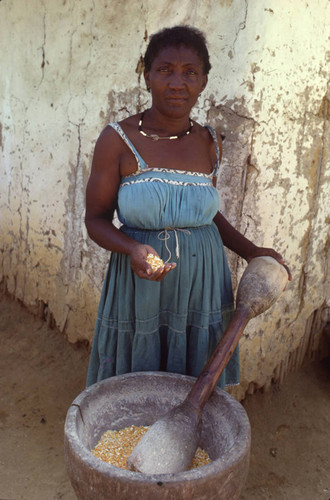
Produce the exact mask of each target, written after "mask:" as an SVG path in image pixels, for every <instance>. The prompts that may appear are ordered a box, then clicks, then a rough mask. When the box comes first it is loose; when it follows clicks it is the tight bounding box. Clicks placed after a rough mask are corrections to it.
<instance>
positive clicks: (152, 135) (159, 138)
mask: <svg viewBox="0 0 330 500" xmlns="http://www.w3.org/2000/svg"><path fill="white" fill-rule="evenodd" d="M144 113H145V111H143V113H142V115H141V118H140V121H139V124H138V130H139V132H140V134H142V135H143V136H144V137H147V138H148V139H152V140H153V141H158V140H162V139H168V140H172V139H180V138H181V137H184V136H185V135H189V134H190V132H191V130H192V128H193V126H194V124H193V122H192V120H191V119H190V118H189V125H190V126H189V128H188V130H186V131H185V132H182V133H181V134H178V135H169V136H165V137H164V136H161V135H157V134H146V132H144V131H143V130H142V122H143V117H144Z"/></svg>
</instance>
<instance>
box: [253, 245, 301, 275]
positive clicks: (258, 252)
mask: <svg viewBox="0 0 330 500" xmlns="http://www.w3.org/2000/svg"><path fill="white" fill-rule="evenodd" d="M264 256H268V257H273V259H275V260H277V262H279V263H280V264H281V265H282V266H283V267H285V269H286V271H287V273H288V276H289V281H292V275H291V271H290V269H289V267H288V265H287V263H286V262H285V260H284V258H283V257H282V255H281V254H279V253H278V252H276V251H275V250H274V249H273V248H263V247H257V246H254V249H253V253H252V254H250V255H249V256H248V257H247V258H246V260H247V262H250V260H252V259H254V258H255V257H264Z"/></svg>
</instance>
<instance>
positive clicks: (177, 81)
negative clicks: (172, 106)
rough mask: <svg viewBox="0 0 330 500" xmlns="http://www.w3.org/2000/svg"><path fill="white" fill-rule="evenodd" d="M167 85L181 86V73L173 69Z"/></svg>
mask: <svg viewBox="0 0 330 500" xmlns="http://www.w3.org/2000/svg"><path fill="white" fill-rule="evenodd" d="M169 86H170V87H171V88H182V87H183V86H184V79H183V75H182V74H181V73H179V72H175V71H173V73H172V74H171V77H170V80H169Z"/></svg>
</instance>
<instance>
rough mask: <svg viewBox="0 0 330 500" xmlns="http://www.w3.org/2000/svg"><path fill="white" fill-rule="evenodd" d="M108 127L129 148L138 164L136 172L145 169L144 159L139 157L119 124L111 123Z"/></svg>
mask: <svg viewBox="0 0 330 500" xmlns="http://www.w3.org/2000/svg"><path fill="white" fill-rule="evenodd" d="M108 125H109V126H110V127H112V128H113V129H114V130H115V131H116V132H117V134H118V135H119V136H120V137H121V138H122V139H123V141H124V142H125V144H126V145H127V146H128V147H129V148H130V150H131V151H132V153H133V155H134V156H135V159H136V162H137V164H138V170H144V169H145V168H147V164H146V162H145V161H144V159H143V158H142V156H141V155H140V153H139V152H138V150H137V149H136V147H135V146H134V144H133V143H132V142H131V140H130V139H129V138H128V137H127V135H126V134H125V132H124V131H123V129H122V128H121V126H120V125H119V123H117V122H113V123H109V124H108Z"/></svg>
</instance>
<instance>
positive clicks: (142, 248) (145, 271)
mask: <svg viewBox="0 0 330 500" xmlns="http://www.w3.org/2000/svg"><path fill="white" fill-rule="evenodd" d="M148 253H152V254H153V255H156V256H157V257H158V253H157V252H156V250H154V249H153V248H152V247H151V246H150V245H143V244H142V243H137V244H136V245H134V246H133V248H132V250H131V252H130V263H131V268H132V269H133V271H134V272H135V273H136V274H137V276H138V277H139V278H141V279H146V280H149V281H162V280H163V279H164V278H165V276H166V274H167V273H168V272H169V271H171V269H174V268H175V267H176V264H175V263H174V262H171V263H170V262H168V263H167V264H164V266H162V267H160V268H158V269H157V271H153V270H152V269H151V266H150V264H148V262H147V260H146V259H147V255H148Z"/></svg>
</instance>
